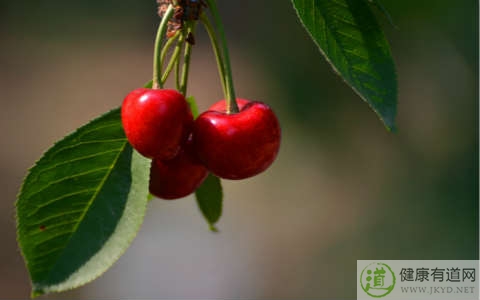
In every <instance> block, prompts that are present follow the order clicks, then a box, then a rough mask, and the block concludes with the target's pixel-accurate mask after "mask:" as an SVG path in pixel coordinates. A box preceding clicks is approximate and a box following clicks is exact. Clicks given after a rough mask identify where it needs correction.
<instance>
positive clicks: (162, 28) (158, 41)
mask: <svg viewBox="0 0 480 300" xmlns="http://www.w3.org/2000/svg"><path fill="white" fill-rule="evenodd" d="M173 12H174V9H173V6H172V5H171V4H170V5H169V6H168V8H167V11H166V12H165V15H164V16H163V18H162V21H161V22H160V25H159V26H158V30H157V36H156V38H155V51H154V54H153V84H152V88H153V89H159V88H163V83H162V82H161V81H160V74H161V73H162V65H161V62H160V60H161V59H160V58H161V57H160V48H161V47H162V40H163V38H164V36H165V34H166V33H167V27H168V20H170V18H171V17H172V16H173Z"/></svg>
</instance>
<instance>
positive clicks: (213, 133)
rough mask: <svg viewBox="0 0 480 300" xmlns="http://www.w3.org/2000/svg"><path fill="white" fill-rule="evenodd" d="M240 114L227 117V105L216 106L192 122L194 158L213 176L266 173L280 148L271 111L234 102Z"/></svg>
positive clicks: (253, 103) (251, 103)
mask: <svg viewBox="0 0 480 300" xmlns="http://www.w3.org/2000/svg"><path fill="white" fill-rule="evenodd" d="M237 104H238V106H239V109H240V112H238V113H234V114H227V112H226V102H225V100H222V101H220V102H217V103H215V104H214V105H213V106H211V107H210V109H209V110H208V111H206V112H204V113H202V114H201V115H200V116H199V117H198V118H197V120H196V121H195V125H194V131H193V139H194V147H195V151H196V153H197V156H198V157H199V159H200V160H201V161H202V163H203V164H204V165H205V166H206V167H207V168H208V170H209V171H210V172H212V173H213V174H215V175H217V176H219V177H222V178H226V179H244V178H248V177H252V176H254V175H257V174H259V173H261V172H263V171H265V170H266V169H267V168H268V167H269V166H270V165H271V164H272V163H273V161H274V160H275V157H276V156H277V153H278V150H279V148H280V135H281V130H280V124H279V122H278V119H277V117H276V116H275V114H274V112H273V111H272V109H271V108H270V107H269V106H268V105H266V104H264V103H262V102H256V101H248V100H245V99H237Z"/></svg>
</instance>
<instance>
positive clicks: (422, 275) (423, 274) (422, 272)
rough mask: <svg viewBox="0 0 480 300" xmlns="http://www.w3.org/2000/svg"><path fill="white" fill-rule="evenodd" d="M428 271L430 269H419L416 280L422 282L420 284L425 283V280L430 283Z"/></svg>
mask: <svg viewBox="0 0 480 300" xmlns="http://www.w3.org/2000/svg"><path fill="white" fill-rule="evenodd" d="M428 270H429V269H428V268H420V269H417V278H415V281H420V282H423V281H424V280H425V281H429V280H428Z"/></svg>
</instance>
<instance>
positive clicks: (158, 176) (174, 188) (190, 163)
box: [150, 145, 208, 199]
mask: <svg viewBox="0 0 480 300" xmlns="http://www.w3.org/2000/svg"><path fill="white" fill-rule="evenodd" d="M207 175H208V171H207V169H206V168H205V166H203V165H202V164H201V163H200V161H199V160H198V159H197V158H196V157H195V156H194V155H193V151H192V149H191V147H189V146H188V145H187V146H186V148H182V149H181V150H180V152H179V153H178V155H177V156H175V158H173V159H171V160H167V161H162V160H160V159H154V160H153V161H152V165H151V168H150V193H152V194H153V195H155V196H157V197H158V198H162V199H178V198H182V197H185V196H187V195H190V194H191V193H193V192H194V191H195V190H196V189H197V188H198V187H199V186H200V185H201V184H202V183H203V181H204V180H205V178H207Z"/></svg>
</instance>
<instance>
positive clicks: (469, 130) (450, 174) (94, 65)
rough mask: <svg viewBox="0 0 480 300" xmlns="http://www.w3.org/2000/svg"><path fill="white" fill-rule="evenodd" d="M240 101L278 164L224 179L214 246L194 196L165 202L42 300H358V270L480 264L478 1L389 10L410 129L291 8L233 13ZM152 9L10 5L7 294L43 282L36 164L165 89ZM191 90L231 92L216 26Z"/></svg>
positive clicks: (246, 4)
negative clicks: (97, 268)
mask: <svg viewBox="0 0 480 300" xmlns="http://www.w3.org/2000/svg"><path fill="white" fill-rule="evenodd" d="M219 2H220V3H219V5H220V9H221V12H222V14H223V18H224V21H225V26H226V30H227V34H228V39H229V44H230V47H231V55H232V63H233V68H234V76H235V81H236V88H237V93H238V95H239V96H242V97H246V98H250V99H257V100H261V101H265V102H267V103H268V104H270V105H271V106H272V107H273V108H274V109H275V110H276V112H277V114H278V116H279V118H280V120H281V123H282V125H283V141H282V142H283V144H282V149H281V152H280V154H279V156H278V160H277V161H276V163H275V164H274V165H273V166H272V167H271V168H270V169H269V170H268V171H267V172H265V173H263V174H262V175H260V176H257V177H255V178H253V179H250V180H244V181H238V182H237V181H224V190H225V195H226V196H225V201H224V214H223V217H222V219H221V221H220V223H219V224H218V226H219V228H220V230H221V232H220V233H219V234H213V233H210V232H209V231H208V227H207V225H206V223H205V222H204V220H203V219H202V217H201V215H200V213H199V211H198V208H197V207H196V204H195V202H194V199H193V198H192V197H188V198H185V199H182V200H179V201H173V202H166V201H161V200H158V201H152V202H151V203H150V204H149V209H148V212H147V215H146V218H145V222H144V224H143V227H142V229H141V230H140V232H139V234H138V236H137V238H136V239H135V240H134V242H133V244H132V246H131V247H130V248H129V249H128V251H127V252H126V253H125V255H124V256H123V257H121V259H120V260H119V261H118V262H117V263H116V264H115V265H114V266H113V267H112V268H111V269H110V270H109V271H107V272H106V273H105V274H104V275H103V276H102V277H100V278H99V279H97V280H96V281H94V282H92V283H91V284H88V285H86V286H85V287H82V288H80V289H77V290H74V291H71V292H67V293H63V294H60V295H49V296H44V297H42V298H43V299H51V298H55V299H59V298H62V299H65V298H68V299H87V298H97V299H114V298H125V299H142V298H150V299H165V298H169V299H180V298H195V299H196V298H199V299H200V298H219V299H220V298H222V299H233V298H235V299H237V298H252V299H284V298H285V299H286V298H290V299H292V298H304V299H307V298H311V299H345V298H355V293H356V292H355V291H356V260H358V259H478V255H479V251H478V250H479V248H478V244H479V238H478V236H479V235H478V215H479V213H478V211H479V209H478V202H479V200H478V198H479V197H478V196H479V195H478V183H479V178H478V80H479V78H478V1H474V0H464V1H453V2H452V1H447V0H437V1H414V0H405V1H395V0H383V4H384V6H385V7H386V8H387V9H388V10H389V11H390V13H391V15H392V17H393V19H394V21H395V23H396V25H397V26H398V29H395V28H393V27H392V26H390V25H389V24H388V22H387V21H386V20H385V18H384V17H383V16H381V15H380V14H378V17H379V20H380V22H381V23H382V25H383V26H384V28H385V32H386V34H387V37H388V39H389V40H390V42H391V45H392V51H393V55H394V57H395V60H396V63H397V68H398V79H399V87H400V88H399V90H400V94H399V112H398V128H399V132H398V133H396V134H392V133H388V132H387V131H386V130H385V128H384V127H383V126H382V124H381V122H380V121H379V120H378V119H377V117H376V116H375V114H374V113H373V112H371V111H370V109H369V107H368V105H366V104H365V103H364V102H363V101H362V100H361V99H360V98H359V97H358V96H356V95H355V94H354V93H353V92H352V91H351V90H350V89H349V88H348V87H347V86H346V85H345V84H344V83H343V81H342V80H341V79H340V78H339V77H338V76H337V75H335V74H334V72H332V70H331V68H330V67H329V66H328V64H327V63H326V62H325V60H324V59H323V58H322V57H321V56H320V54H319V52H318V50H317V49H316V47H315V45H314V44H313V43H312V42H311V40H310V39H309V37H308V36H307V34H306V32H304V30H303V28H302V26H301V25H300V23H299V22H298V20H297V19H296V15H295V13H294V11H293V9H292V7H291V3H290V1H288V0H282V1H278V0H275V1H273V0H271V1H256V0H241V1H227V0H225V1H224V0H220V1H219ZM157 24H158V18H157V17H156V15H155V1H153V0H148V1H147V0H144V1H138V0H123V1H122V0H116V1H113V0H95V1H93V0H84V1H60V0H50V1H12V0H9V1H5V0H0V104H1V109H0V128H1V129H2V130H1V132H2V139H1V140H2V147H0V168H1V172H0V188H1V190H2V194H3V196H2V200H1V201H0V234H1V244H2V246H1V247H0V298H5V299H7V298H8V299H25V298H27V297H28V296H29V289H30V286H29V285H30V283H29V279H28V274H27V271H26V269H25V265H24V263H23V260H22V257H21V255H20V252H19V250H18V247H17V244H16V240H15V221H14V215H15V212H14V201H15V198H16V193H17V191H18V189H19V187H20V184H21V182H22V178H23V177H24V176H25V174H26V171H27V169H28V168H29V167H30V166H31V165H32V164H33V163H34V162H35V161H36V160H37V159H38V158H39V157H40V156H41V154H42V153H43V152H44V151H45V150H46V149H48V147H49V146H50V145H51V144H52V143H53V142H54V141H56V140H58V139H60V138H61V137H63V136H64V135H66V134H67V133H69V132H70V131H72V130H74V129H75V128H76V127H78V126H80V125H82V124H84V123H85V122H87V121H88V120H90V119H92V118H94V117H96V116H98V115H99V114H101V113H103V112H105V111H107V110H109V109H111V108H113V107H116V106H119V105H120V104H121V101H122V99H123V97H124V96H125V95H126V94H127V93H128V92H129V91H130V90H132V89H134V88H136V87H139V86H141V85H143V83H144V82H146V81H148V80H149V79H150V77H151V62H152V47H153V38H154V35H155V31H156V26H157ZM197 41H198V45H197V46H196V47H195V52H194V54H193V55H194V60H193V66H192V68H193V69H192V74H191V79H190V94H192V95H194V96H195V97H196V98H197V99H198V101H199V105H200V108H201V109H206V108H207V107H208V106H209V105H210V104H211V103H213V102H214V101H216V100H218V99H220V98H221V97H222V94H221V88H220V85H219V81H218V76H217V73H216V67H215V65H214V58H213V56H212V54H211V50H210V44H209V42H208V39H207V37H206V34H205V33H204V32H203V30H199V33H198V36H197Z"/></svg>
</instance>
